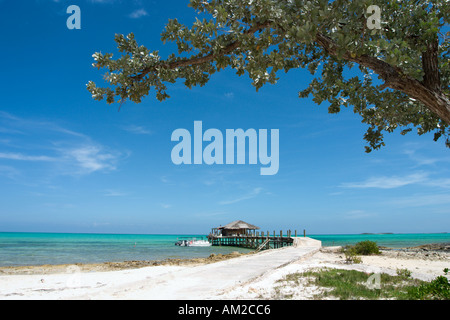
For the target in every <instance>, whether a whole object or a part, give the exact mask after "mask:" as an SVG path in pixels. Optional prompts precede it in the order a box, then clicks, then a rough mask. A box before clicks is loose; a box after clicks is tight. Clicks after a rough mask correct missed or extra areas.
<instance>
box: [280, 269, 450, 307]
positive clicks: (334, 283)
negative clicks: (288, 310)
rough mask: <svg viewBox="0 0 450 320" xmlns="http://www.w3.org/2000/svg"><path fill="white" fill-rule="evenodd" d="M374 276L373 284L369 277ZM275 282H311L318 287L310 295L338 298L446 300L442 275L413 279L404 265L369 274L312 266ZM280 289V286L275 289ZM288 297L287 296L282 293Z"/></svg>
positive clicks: (449, 295)
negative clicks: (434, 277) (394, 271)
mask: <svg viewBox="0 0 450 320" xmlns="http://www.w3.org/2000/svg"><path fill="white" fill-rule="evenodd" d="M374 275H376V276H377V277H375V278H376V279H377V281H376V285H373V284H372V283H371V279H373V278H374ZM279 282H283V284H284V286H289V285H291V286H299V285H314V286H317V287H318V288H319V290H317V291H318V292H320V293H318V294H316V295H315V296H314V299H338V300H353V299H356V300H361V299H368V300H379V299H391V300H449V299H450V283H449V280H448V279H447V278H446V277H444V276H438V277H437V278H436V279H434V280H433V281H431V282H427V281H422V280H418V279H414V278H412V277H411V272H410V271H409V270H407V269H400V270H397V275H395V276H393V275H388V274H386V273H381V274H371V273H366V272H361V271H357V270H344V269H331V268H322V269H313V270H309V271H305V272H297V273H292V274H288V275H286V276H285V277H284V278H283V279H282V280H279ZM279 291H280V290H279ZM284 298H288V299H289V296H284Z"/></svg>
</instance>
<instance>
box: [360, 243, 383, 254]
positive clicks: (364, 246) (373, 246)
mask: <svg viewBox="0 0 450 320" xmlns="http://www.w3.org/2000/svg"><path fill="white" fill-rule="evenodd" d="M355 251H356V254H360V255H363V256H366V255H369V254H380V250H379V249H378V246H377V243H376V242H373V241H370V240H366V241H361V242H358V243H357V244H355Z"/></svg>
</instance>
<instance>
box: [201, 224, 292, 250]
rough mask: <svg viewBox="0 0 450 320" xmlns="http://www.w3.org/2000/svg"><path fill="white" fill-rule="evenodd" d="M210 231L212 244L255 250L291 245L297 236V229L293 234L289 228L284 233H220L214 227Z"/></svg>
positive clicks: (209, 238) (209, 237)
mask: <svg viewBox="0 0 450 320" xmlns="http://www.w3.org/2000/svg"><path fill="white" fill-rule="evenodd" d="M212 231H213V232H211V234H209V236H208V240H209V241H210V242H211V243H212V245H213V246H233V247H241V248H249V249H254V250H256V251H260V250H266V249H276V248H282V247H287V246H292V245H293V243H294V239H295V238H296V237H297V230H295V232H294V234H292V233H291V230H288V231H287V232H285V233H283V231H280V232H279V233H278V234H276V232H275V231H273V233H269V232H268V231H267V232H266V233H264V232H261V233H260V232H249V233H246V234H235V235H222V234H219V233H217V232H215V229H213V230H212Z"/></svg>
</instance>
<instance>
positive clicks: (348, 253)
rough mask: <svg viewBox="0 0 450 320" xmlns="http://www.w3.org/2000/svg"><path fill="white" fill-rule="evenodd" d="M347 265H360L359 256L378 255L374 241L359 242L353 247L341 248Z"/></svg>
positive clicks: (378, 251)
mask: <svg viewBox="0 0 450 320" xmlns="http://www.w3.org/2000/svg"><path fill="white" fill-rule="evenodd" d="M342 253H344V255H345V262H347V263H361V262H362V260H361V258H360V257H359V255H371V254H380V253H381V252H380V250H379V248H378V245H377V243H376V242H374V241H369V240H366V241H360V242H358V243H356V244H355V245H353V246H350V245H347V246H345V247H343V248H342Z"/></svg>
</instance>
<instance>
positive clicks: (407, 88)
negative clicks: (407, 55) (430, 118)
mask: <svg viewBox="0 0 450 320" xmlns="http://www.w3.org/2000/svg"><path fill="white" fill-rule="evenodd" d="M315 41H316V43H317V44H319V45H320V46H321V47H322V48H323V49H324V50H325V51H326V52H327V53H328V54H329V55H332V56H337V48H338V46H337V45H336V43H335V42H334V41H333V40H332V39H331V38H329V37H327V36H325V35H323V34H321V33H317V35H316V38H315ZM436 45H438V44H437V43H436V42H434V41H433V42H431V43H430V44H429V46H428V50H427V52H426V53H424V55H423V56H422V62H423V66H424V71H425V75H426V76H425V77H424V81H423V83H422V82H420V81H418V80H416V79H414V78H412V77H410V76H408V75H406V74H404V73H403V71H402V69H400V68H398V67H396V66H393V65H391V64H389V63H387V62H385V61H383V60H380V59H378V58H375V57H372V56H368V55H361V56H355V55H352V54H351V53H349V52H346V53H345V54H344V55H343V58H344V59H345V60H347V61H352V62H355V63H358V64H360V65H362V66H364V67H367V68H369V69H371V70H373V71H374V72H375V73H377V74H378V75H379V76H380V78H381V79H383V80H384V82H385V83H384V84H383V85H382V86H380V89H381V90H383V89H385V88H387V87H389V88H391V89H394V90H399V91H402V92H403V93H405V94H407V95H408V96H409V97H411V98H414V99H416V100H418V101H420V102H422V103H423V104H424V105H425V106H426V107H427V108H428V109H429V110H430V111H431V112H433V113H434V114H436V115H437V116H438V117H439V118H440V119H442V120H443V121H444V122H446V123H447V124H449V125H450V99H449V98H448V97H447V96H446V95H445V94H443V93H442V92H441V87H440V80H439V70H438V65H437V61H438V60H437V47H436Z"/></svg>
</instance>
